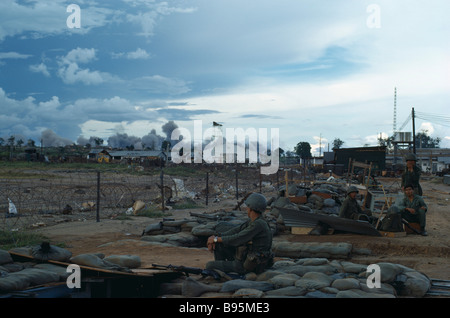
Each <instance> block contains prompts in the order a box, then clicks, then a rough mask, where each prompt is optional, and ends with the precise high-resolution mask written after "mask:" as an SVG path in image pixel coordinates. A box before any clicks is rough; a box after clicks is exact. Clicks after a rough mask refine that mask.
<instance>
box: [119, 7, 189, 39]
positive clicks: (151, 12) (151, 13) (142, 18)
mask: <svg viewBox="0 0 450 318" xmlns="http://www.w3.org/2000/svg"><path fill="white" fill-rule="evenodd" d="M125 2H127V3H130V4H131V5H132V6H134V7H140V8H143V9H144V10H148V11H146V12H142V11H139V12H138V13H131V14H126V19H127V21H128V22H131V23H132V24H136V25H138V26H140V28H141V32H139V33H138V34H139V35H141V36H144V37H152V36H153V35H154V34H155V27H156V25H157V23H158V21H160V20H161V18H162V17H163V16H167V15H170V14H172V13H192V12H195V11H196V9H195V8H182V7H175V6H169V3H168V2H155V1H134V0H133V1H125Z"/></svg>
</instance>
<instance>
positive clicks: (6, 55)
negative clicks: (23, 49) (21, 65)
mask: <svg viewBox="0 0 450 318" xmlns="http://www.w3.org/2000/svg"><path fill="white" fill-rule="evenodd" d="M31 56H32V55H29V54H21V53H17V52H0V60H4V59H27V58H29V57H31Z"/></svg>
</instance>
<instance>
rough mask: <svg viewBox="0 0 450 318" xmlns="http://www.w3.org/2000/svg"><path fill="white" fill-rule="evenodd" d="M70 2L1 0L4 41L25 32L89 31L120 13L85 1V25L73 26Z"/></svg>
mask: <svg viewBox="0 0 450 318" xmlns="http://www.w3.org/2000/svg"><path fill="white" fill-rule="evenodd" d="M68 5H69V3H68V2H67V1H66V0H53V1H26V2H24V1H16V0H2V1H0V21H1V27H0V42H1V41H4V40H5V39H6V38H7V37H13V36H17V35H22V37H23V39H26V38H34V39H36V38H42V37H45V36H49V35H58V34H64V33H67V34H74V33H76V34H87V33H89V31H90V30H92V29H93V28H96V27H100V26H104V25H106V24H108V23H110V22H111V21H114V20H115V19H114V18H113V17H114V16H115V15H116V14H117V13H116V11H115V10H111V9H107V8H100V7H96V6H95V5H92V6H89V4H88V3H85V2H84V1H83V5H82V6H81V19H82V27H81V28H80V29H69V28H68V27H67V25H66V20H67V18H68V16H69V15H70V13H67V12H66V8H67V6H68Z"/></svg>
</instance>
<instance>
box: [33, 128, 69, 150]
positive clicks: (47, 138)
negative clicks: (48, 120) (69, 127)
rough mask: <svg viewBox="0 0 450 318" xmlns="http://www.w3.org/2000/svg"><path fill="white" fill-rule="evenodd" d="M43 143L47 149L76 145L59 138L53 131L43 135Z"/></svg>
mask: <svg viewBox="0 0 450 318" xmlns="http://www.w3.org/2000/svg"><path fill="white" fill-rule="evenodd" d="M41 141H42V144H43V146H45V147H64V146H68V145H72V144H74V142H73V141H72V140H70V139H66V138H63V137H61V136H58V135H57V134H56V133H55V132H54V131H53V130H51V129H46V130H44V131H43V132H42V133H41Z"/></svg>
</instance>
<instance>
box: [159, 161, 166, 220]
mask: <svg viewBox="0 0 450 318" xmlns="http://www.w3.org/2000/svg"><path fill="white" fill-rule="evenodd" d="M159 177H160V179H161V207H162V211H163V212H164V210H165V206H164V204H165V202H164V201H165V199H164V170H163V169H161V174H160V175H159Z"/></svg>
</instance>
